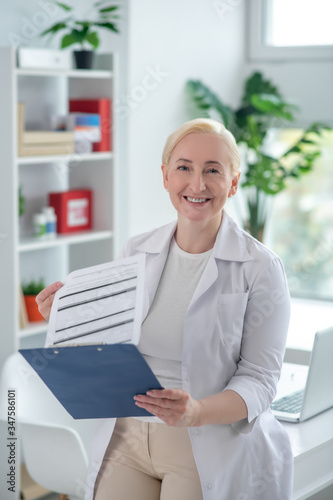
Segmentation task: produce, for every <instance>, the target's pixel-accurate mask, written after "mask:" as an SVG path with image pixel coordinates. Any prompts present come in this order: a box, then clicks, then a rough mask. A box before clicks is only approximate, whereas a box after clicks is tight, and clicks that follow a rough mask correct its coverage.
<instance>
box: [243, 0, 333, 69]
mask: <svg viewBox="0 0 333 500" xmlns="http://www.w3.org/2000/svg"><path fill="white" fill-rule="evenodd" d="M248 8H249V17H248V18H249V23H250V25H249V35H250V40H249V42H250V43H249V51H250V53H249V56H250V59H252V60H290V59H308V60H318V59H332V58H333V31H332V29H331V20H332V16H333V2H332V0H316V1H315V2H312V1H311V2H310V1H304V0H250V1H249V2H248Z"/></svg>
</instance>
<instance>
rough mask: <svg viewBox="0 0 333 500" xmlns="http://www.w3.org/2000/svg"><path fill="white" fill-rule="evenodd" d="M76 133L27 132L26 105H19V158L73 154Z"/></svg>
mask: <svg viewBox="0 0 333 500" xmlns="http://www.w3.org/2000/svg"><path fill="white" fill-rule="evenodd" d="M74 151H75V147H74V133H73V132H67V131H66V132H64V131H55V132H52V131H45V130H34V131H26V130H25V117H24V103H23V102H19V103H18V156H40V155H67V154H73V153H74Z"/></svg>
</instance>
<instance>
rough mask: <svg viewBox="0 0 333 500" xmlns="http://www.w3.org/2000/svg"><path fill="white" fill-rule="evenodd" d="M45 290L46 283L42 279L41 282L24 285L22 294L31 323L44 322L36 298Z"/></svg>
mask: <svg viewBox="0 0 333 500" xmlns="http://www.w3.org/2000/svg"><path fill="white" fill-rule="evenodd" d="M43 288H45V283H44V280H43V279H42V278H41V279H40V280H39V281H35V280H31V281H29V282H28V283H23V284H22V292H23V296H24V302H25V307H26V310H27V315H28V320H29V321H44V318H43V316H42V315H41V313H40V312H39V310H38V306H37V304H36V296H37V295H38V294H39V292H41V291H42V290H43Z"/></svg>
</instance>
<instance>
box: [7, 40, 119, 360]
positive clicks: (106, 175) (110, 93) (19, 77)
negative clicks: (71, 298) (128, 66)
mask: <svg viewBox="0 0 333 500" xmlns="http://www.w3.org/2000/svg"><path fill="white" fill-rule="evenodd" d="M95 60H96V64H95V65H96V69H92V70H76V69H72V70H66V71H65V70H48V69H45V70H41V69H38V70H34V69H24V68H18V67H17V64H16V61H17V54H16V49H15V48H14V47H3V48H0V64H1V68H2V69H1V77H0V110H1V120H0V153H1V155H0V179H1V180H0V280H1V287H0V315H1V330H0V335H1V350H0V368H1V366H2V364H3V362H4V360H5V358H7V357H8V356H9V355H10V354H11V353H13V352H14V351H16V350H17V349H18V348H20V347H26V346H27V345H29V346H31V347H38V346H43V343H44V339H45V333H46V328H47V325H46V323H32V324H29V326H28V327H27V328H24V329H20V327H19V300H18V293H19V292H18V291H19V284H20V283H22V282H24V281H30V280H31V279H37V280H38V279H40V278H44V280H45V283H46V284H50V283H52V282H54V281H58V280H62V279H64V277H65V276H66V275H67V274H68V273H69V272H71V271H73V270H75V269H79V268H82V267H87V266H90V265H95V264H99V263H102V262H107V261H110V260H112V259H113V257H114V248H115V239H116V235H117V221H116V217H117V213H118V212H119V210H117V207H116V204H117V196H116V194H117V191H119V190H117V172H116V171H117V165H116V146H115V145H116V140H115V134H114V131H115V129H116V125H115V121H114V120H115V116H114V113H112V112H111V116H112V126H111V127H110V134H112V138H111V139H112V144H113V148H112V149H113V150H112V151H111V152H100V153H90V154H71V155H59V156H54V155H52V156H34V157H19V156H18V154H17V103H18V102H21V101H23V102H24V103H25V111H26V125H27V127H28V128H31V129H39V130H40V129H43V128H45V129H47V128H48V127H49V120H50V118H51V116H52V115H64V114H67V112H68V101H69V99H71V98H82V99H84V98H87V99H89V98H91V99H97V98H109V99H110V100H111V102H112V101H113V100H114V98H115V77H116V73H117V68H116V60H115V56H114V55H113V54H98V53H97V54H95ZM19 186H21V188H22V193H23V195H24V197H25V200H26V212H25V214H24V215H23V216H21V218H19V214H18V189H19ZM80 188H90V189H92V191H93V224H92V226H93V229H92V230H91V231H82V232H80V233H69V234H62V235H57V237H56V238H54V239H52V240H42V239H36V238H34V237H33V236H32V216H33V214H34V213H36V212H39V211H40V210H41V209H42V208H43V207H44V206H46V205H47V195H48V193H49V192H51V191H66V190H68V189H80ZM118 196H119V195H118Z"/></svg>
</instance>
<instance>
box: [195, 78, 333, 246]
mask: <svg viewBox="0 0 333 500" xmlns="http://www.w3.org/2000/svg"><path fill="white" fill-rule="evenodd" d="M186 90H187V96H188V99H189V103H190V106H191V110H190V112H191V115H192V117H193V118H194V117H197V118H199V117H202V118H204V117H205V118H215V119H216V118H217V119H219V120H221V122H222V123H223V124H224V125H225V126H226V127H227V128H228V129H229V130H230V131H231V132H232V133H233V134H234V136H235V138H236V141H237V143H238V144H239V145H240V146H243V147H242V150H244V149H245V159H246V166H247V168H246V171H245V174H244V181H243V183H242V187H243V189H242V191H243V193H244V195H245V199H246V205H247V217H246V220H244V221H243V223H244V227H245V229H246V230H247V231H248V232H249V233H250V234H252V235H253V236H254V237H255V238H257V239H259V240H261V241H262V238H263V231H264V227H265V222H266V217H267V206H268V203H267V201H268V200H269V198H270V197H272V196H275V195H276V194H278V193H280V192H281V191H282V190H284V189H286V187H287V186H288V179H292V178H294V179H297V178H299V177H300V176H301V175H303V174H304V173H306V172H310V171H311V170H312V169H313V167H314V163H315V160H316V158H317V157H318V156H319V155H320V148H319V145H318V144H317V141H318V139H319V138H320V136H321V134H322V132H323V130H324V129H328V127H327V126H325V125H324V124H322V123H313V124H311V125H309V126H308V128H306V130H304V131H303V133H302V135H301V137H300V138H299V139H298V140H297V142H296V143H295V144H293V145H292V147H290V148H289V149H287V150H286V151H284V152H283V153H282V154H280V155H279V156H273V155H271V154H269V153H268V152H267V148H266V143H267V136H268V133H269V131H270V130H272V129H273V128H277V127H281V126H283V127H285V123H286V122H292V121H294V120H295V113H296V111H297V108H296V106H294V105H293V104H291V103H289V102H288V101H287V100H285V99H284V98H283V97H282V95H281V93H280V92H279V90H278V88H277V87H276V86H275V85H273V83H272V82H271V81H270V80H267V79H265V78H264V76H263V75H262V74H261V73H259V72H254V73H253V74H252V75H251V76H250V77H249V78H248V79H247V80H246V81H245V84H244V90H243V96H242V100H241V103H240V105H239V107H238V108H237V109H232V108H231V107H230V106H228V105H227V104H225V103H224V102H223V101H222V100H221V99H220V98H219V97H218V96H217V95H216V94H215V93H214V92H212V91H211V90H210V89H209V88H208V86H206V85H205V84H204V83H202V82H201V81H198V80H189V81H188V82H187V84H186Z"/></svg>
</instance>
